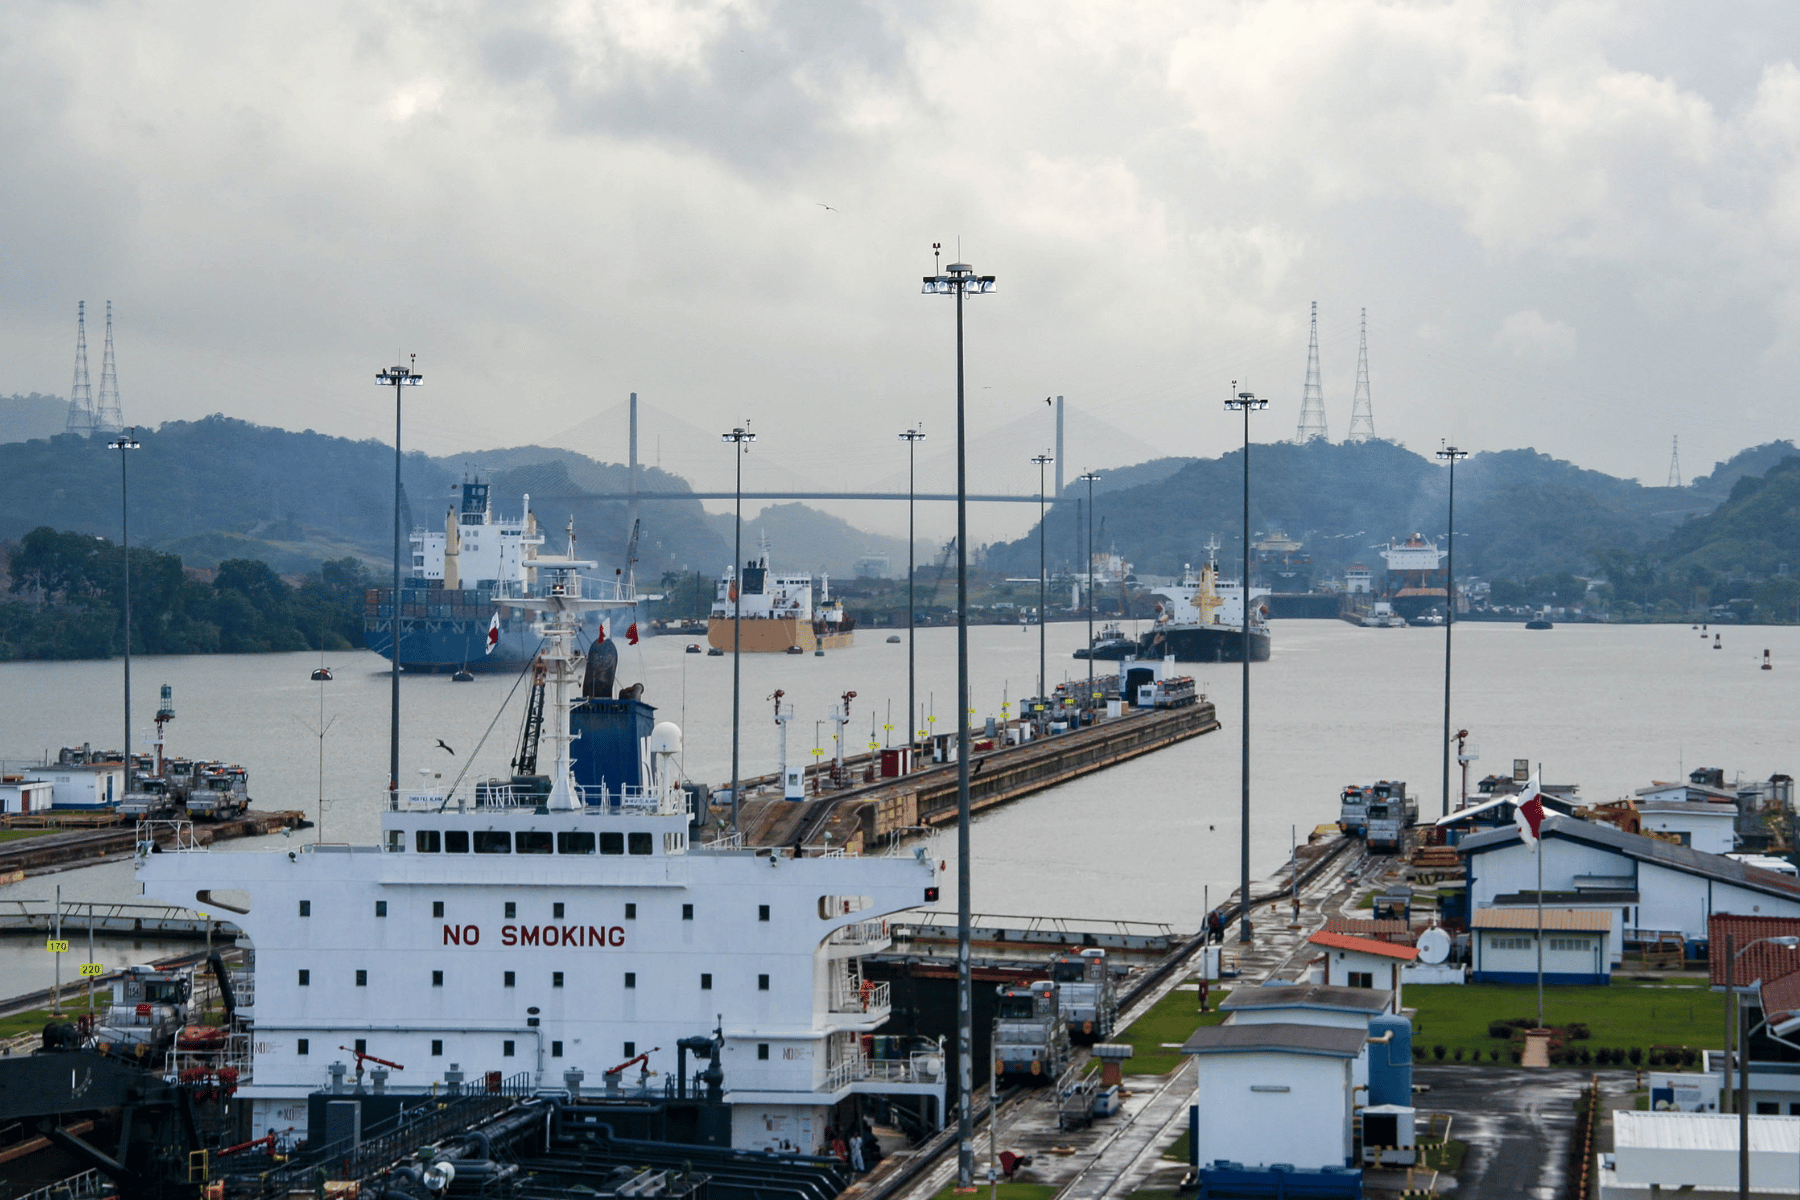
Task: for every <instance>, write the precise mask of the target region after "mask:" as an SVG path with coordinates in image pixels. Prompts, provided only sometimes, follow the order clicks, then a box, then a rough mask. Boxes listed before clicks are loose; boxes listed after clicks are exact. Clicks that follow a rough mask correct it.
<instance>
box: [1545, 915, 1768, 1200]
mask: <svg viewBox="0 0 1800 1200" xmlns="http://www.w3.org/2000/svg"><path fill="white" fill-rule="evenodd" d="M1538 936H1539V937H1542V936H1543V934H1542V933H1541V932H1540V933H1539V934H1538ZM1763 942H1767V943H1769V944H1770V945H1772V946H1785V947H1786V948H1787V949H1789V950H1792V949H1794V948H1795V947H1796V946H1800V937H1759V938H1757V939H1756V940H1755V941H1752V942H1747V943H1745V944H1744V946H1743V947H1742V948H1741V949H1740V948H1739V947H1738V944H1737V934H1736V933H1727V934H1726V935H1725V994H1726V995H1727V996H1729V997H1731V1007H1732V1010H1733V1015H1734V1016H1735V1017H1736V1024H1737V1038H1736V1042H1737V1060H1738V1063H1737V1066H1738V1091H1737V1110H1738V1200H1750V1051H1749V1047H1747V1046H1745V1045H1744V998H1743V997H1742V996H1740V995H1739V994H1738V990H1737V980H1736V975H1737V960H1738V959H1739V958H1741V957H1743V955H1744V954H1745V953H1746V952H1748V951H1749V949H1750V947H1752V946H1756V945H1760V944H1762V943H1763ZM1765 1016H1766V1014H1765ZM1730 1083H1731V1058H1730V1056H1727V1057H1726V1059H1725V1078H1724V1080H1723V1083H1722V1087H1721V1090H1722V1091H1730V1090H1731V1089H1730Z"/></svg>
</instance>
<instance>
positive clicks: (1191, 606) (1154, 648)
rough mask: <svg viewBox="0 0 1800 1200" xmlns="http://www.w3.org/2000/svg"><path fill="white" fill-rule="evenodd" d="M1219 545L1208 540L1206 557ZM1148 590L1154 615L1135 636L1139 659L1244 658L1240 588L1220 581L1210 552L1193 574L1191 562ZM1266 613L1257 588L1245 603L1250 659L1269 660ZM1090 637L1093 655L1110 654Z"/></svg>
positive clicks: (1215, 563) (1204, 659)
mask: <svg viewBox="0 0 1800 1200" xmlns="http://www.w3.org/2000/svg"><path fill="white" fill-rule="evenodd" d="M1218 549H1219V547H1218V543H1216V542H1211V543H1208V545H1207V552H1208V555H1209V556H1210V555H1213V554H1216V553H1217V552H1218ZM1150 594H1151V596H1152V597H1154V599H1155V602H1156V620H1155V623H1154V624H1153V625H1152V626H1151V627H1150V631H1149V632H1148V633H1146V634H1144V635H1143V636H1142V637H1140V638H1139V639H1138V644H1137V650H1136V652H1137V654H1138V656H1139V657H1140V658H1163V657H1166V656H1168V655H1171V654H1172V655H1174V656H1175V660H1176V661H1177V662H1243V661H1244V625H1243V622H1244V587H1243V585H1242V584H1241V583H1232V584H1223V585H1221V584H1220V583H1219V567H1218V563H1217V561H1216V560H1215V559H1212V558H1211V557H1209V559H1208V561H1207V562H1206V564H1205V565H1204V566H1202V567H1201V568H1200V570H1199V572H1198V573H1196V572H1195V571H1194V570H1193V569H1192V568H1191V567H1190V568H1189V569H1188V570H1186V571H1185V572H1184V573H1183V574H1182V578H1181V582H1179V583H1176V584H1171V585H1168V586H1166V587H1159V588H1154V589H1152V590H1151V593H1150ZM1268 616H1269V610H1268V607H1267V604H1266V602H1264V601H1263V598H1262V593H1261V592H1258V593H1257V596H1256V597H1254V598H1253V599H1252V601H1251V604H1250V661H1251V662H1268V661H1269V627H1268ZM1095 642H1096V644H1095V646H1094V647H1093V652H1094V654H1095V656H1096V657H1110V655H1107V654H1105V653H1104V648H1103V647H1102V645H1101V644H1100V642H1101V639H1099V638H1096V639H1095ZM1078 656H1079V655H1078Z"/></svg>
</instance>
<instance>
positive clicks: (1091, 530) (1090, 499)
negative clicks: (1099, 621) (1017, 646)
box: [1075, 471, 1100, 706]
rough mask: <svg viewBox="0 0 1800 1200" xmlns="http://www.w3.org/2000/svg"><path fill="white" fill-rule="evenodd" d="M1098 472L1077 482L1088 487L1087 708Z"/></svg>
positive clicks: (1091, 687) (1091, 656) (1090, 690)
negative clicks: (1084, 483) (1095, 488)
mask: <svg viewBox="0 0 1800 1200" xmlns="http://www.w3.org/2000/svg"><path fill="white" fill-rule="evenodd" d="M1099 478H1100V475H1099V472H1097V471H1088V472H1086V473H1085V474H1082V475H1077V476H1076V477H1075V482H1077V483H1081V482H1086V483H1087V485H1088V503H1087V535H1088V536H1087V610H1088V650H1087V660H1088V686H1087V706H1092V704H1093V703H1094V481H1095V480H1097V479H1099Z"/></svg>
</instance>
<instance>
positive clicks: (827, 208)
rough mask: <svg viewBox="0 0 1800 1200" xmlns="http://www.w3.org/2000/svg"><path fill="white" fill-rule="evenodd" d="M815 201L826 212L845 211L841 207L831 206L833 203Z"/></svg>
mask: <svg viewBox="0 0 1800 1200" xmlns="http://www.w3.org/2000/svg"><path fill="white" fill-rule="evenodd" d="M813 203H814V204H817V205H818V206H819V207H820V208H822V209H824V210H825V211H826V212H843V211H844V210H843V209H841V208H833V207H831V205H829V204H827V203H825V202H824V201H823V200H814V201H813Z"/></svg>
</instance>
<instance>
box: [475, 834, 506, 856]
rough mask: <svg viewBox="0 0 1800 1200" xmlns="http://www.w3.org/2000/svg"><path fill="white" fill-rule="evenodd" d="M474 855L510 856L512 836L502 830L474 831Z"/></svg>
mask: <svg viewBox="0 0 1800 1200" xmlns="http://www.w3.org/2000/svg"><path fill="white" fill-rule="evenodd" d="M475 853H477V854H511V853H512V834H511V833H509V832H507V831H506V830H504V829H477V830H476V831H475Z"/></svg>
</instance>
